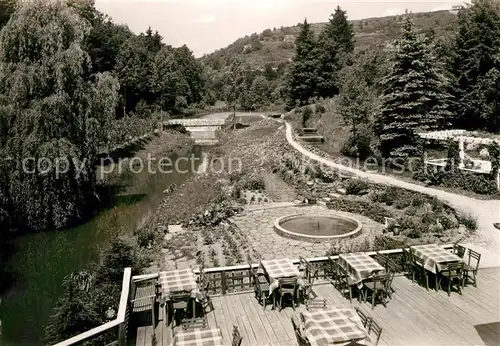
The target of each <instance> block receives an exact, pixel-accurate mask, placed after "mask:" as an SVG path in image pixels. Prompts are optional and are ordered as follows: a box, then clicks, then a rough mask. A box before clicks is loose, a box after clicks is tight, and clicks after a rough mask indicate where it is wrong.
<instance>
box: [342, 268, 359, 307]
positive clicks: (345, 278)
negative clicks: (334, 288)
mask: <svg viewBox="0 0 500 346" xmlns="http://www.w3.org/2000/svg"><path fill="white" fill-rule="evenodd" d="M337 272H338V274H337V275H338V276H337V277H338V280H339V291H340V293H341V294H342V295H344V294H345V292H346V291H347V292H348V293H349V302H351V303H352V293H353V288H354V289H356V283H355V282H354V281H353V280H352V279H351V277H350V276H349V275H348V274H347V271H346V270H345V269H344V268H342V267H341V266H340V265H338V264H337ZM359 298H360V297H359V294H358V300H359Z"/></svg>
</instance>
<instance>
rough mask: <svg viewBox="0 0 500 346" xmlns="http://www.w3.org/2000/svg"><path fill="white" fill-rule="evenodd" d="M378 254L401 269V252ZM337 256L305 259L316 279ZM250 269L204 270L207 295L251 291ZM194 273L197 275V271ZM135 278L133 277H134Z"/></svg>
mask: <svg viewBox="0 0 500 346" xmlns="http://www.w3.org/2000/svg"><path fill="white" fill-rule="evenodd" d="M442 247H443V248H445V249H451V248H453V245H452V244H447V245H443V246H442ZM378 253H380V254H384V255H386V256H389V257H391V258H392V260H393V261H394V262H395V263H396V264H397V265H399V266H400V267H401V268H402V255H403V254H402V250H401V249H393V250H381V251H378ZM367 254H368V255H369V256H375V255H376V254H377V252H376V251H371V252H367ZM337 259H338V256H324V257H313V258H306V260H307V261H309V262H310V263H311V264H312V265H314V266H315V267H316V268H318V270H319V271H318V277H319V278H326V277H329V276H330V275H331V274H330V269H331V268H330V261H329V260H333V261H336V260H337ZM293 262H294V264H296V265H299V263H300V261H299V259H294V260H293ZM252 267H253V268H258V264H252ZM249 269H250V267H249V266H248V264H243V265H238V266H231V267H217V268H205V269H204V273H205V275H206V276H207V277H208V279H209V281H210V285H209V291H210V292H209V293H211V294H213V295H217V294H222V295H224V294H228V293H239V292H247V291H251V290H253V287H252V284H251V280H250V270H249ZM195 272H197V273H198V271H197V270H195ZM134 278H135V277H134Z"/></svg>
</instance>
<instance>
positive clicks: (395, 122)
mask: <svg viewBox="0 0 500 346" xmlns="http://www.w3.org/2000/svg"><path fill="white" fill-rule="evenodd" d="M391 63H392V66H391V68H390V72H389V74H388V75H387V76H386V77H385V78H384V79H383V81H382V96H381V101H382V109H381V116H380V118H379V122H380V123H379V124H378V126H377V128H378V130H379V132H380V133H379V135H380V139H381V144H382V152H383V154H384V155H385V156H395V157H406V156H413V155H414V154H415V152H416V140H417V137H416V135H415V132H416V131H432V130H437V129H442V128H443V127H446V126H447V123H448V121H449V118H450V117H451V112H450V110H449V108H450V105H451V95H449V94H448V93H446V89H447V84H448V80H447V79H446V77H445V76H444V74H443V71H442V65H441V64H440V63H439V62H438V61H437V59H436V57H435V56H434V55H433V53H432V50H431V48H430V45H429V44H428V43H427V39H426V37H425V36H424V35H422V34H420V33H418V32H417V31H416V29H415V28H414V27H413V23H412V21H411V19H410V17H409V16H408V15H406V16H405V17H404V19H403V24H402V33H401V37H400V39H399V40H397V41H396V44H395V52H394V55H393V57H392V61H391Z"/></svg>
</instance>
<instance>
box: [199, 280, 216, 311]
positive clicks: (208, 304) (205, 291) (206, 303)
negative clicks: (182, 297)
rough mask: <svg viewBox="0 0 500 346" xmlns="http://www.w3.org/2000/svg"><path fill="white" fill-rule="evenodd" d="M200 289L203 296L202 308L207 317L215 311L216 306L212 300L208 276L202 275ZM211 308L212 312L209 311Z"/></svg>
mask: <svg viewBox="0 0 500 346" xmlns="http://www.w3.org/2000/svg"><path fill="white" fill-rule="evenodd" d="M200 289H201V294H202V300H201V306H202V308H203V313H204V314H205V315H206V314H207V313H209V312H210V311H214V310H215V308H214V304H213V302H212V298H210V294H209V289H210V281H209V279H208V277H207V276H206V275H201V277H200ZM208 308H210V310H208Z"/></svg>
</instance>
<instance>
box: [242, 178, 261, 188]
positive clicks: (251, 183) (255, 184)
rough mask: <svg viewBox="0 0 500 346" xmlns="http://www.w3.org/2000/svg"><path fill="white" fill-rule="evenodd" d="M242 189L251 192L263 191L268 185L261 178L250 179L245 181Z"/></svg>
mask: <svg viewBox="0 0 500 346" xmlns="http://www.w3.org/2000/svg"><path fill="white" fill-rule="evenodd" d="M242 188H243V189H246V190H250V191H262V190H265V188H266V183H265V182H264V178H262V177H261V176H257V177H248V178H246V179H243V182H242Z"/></svg>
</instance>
